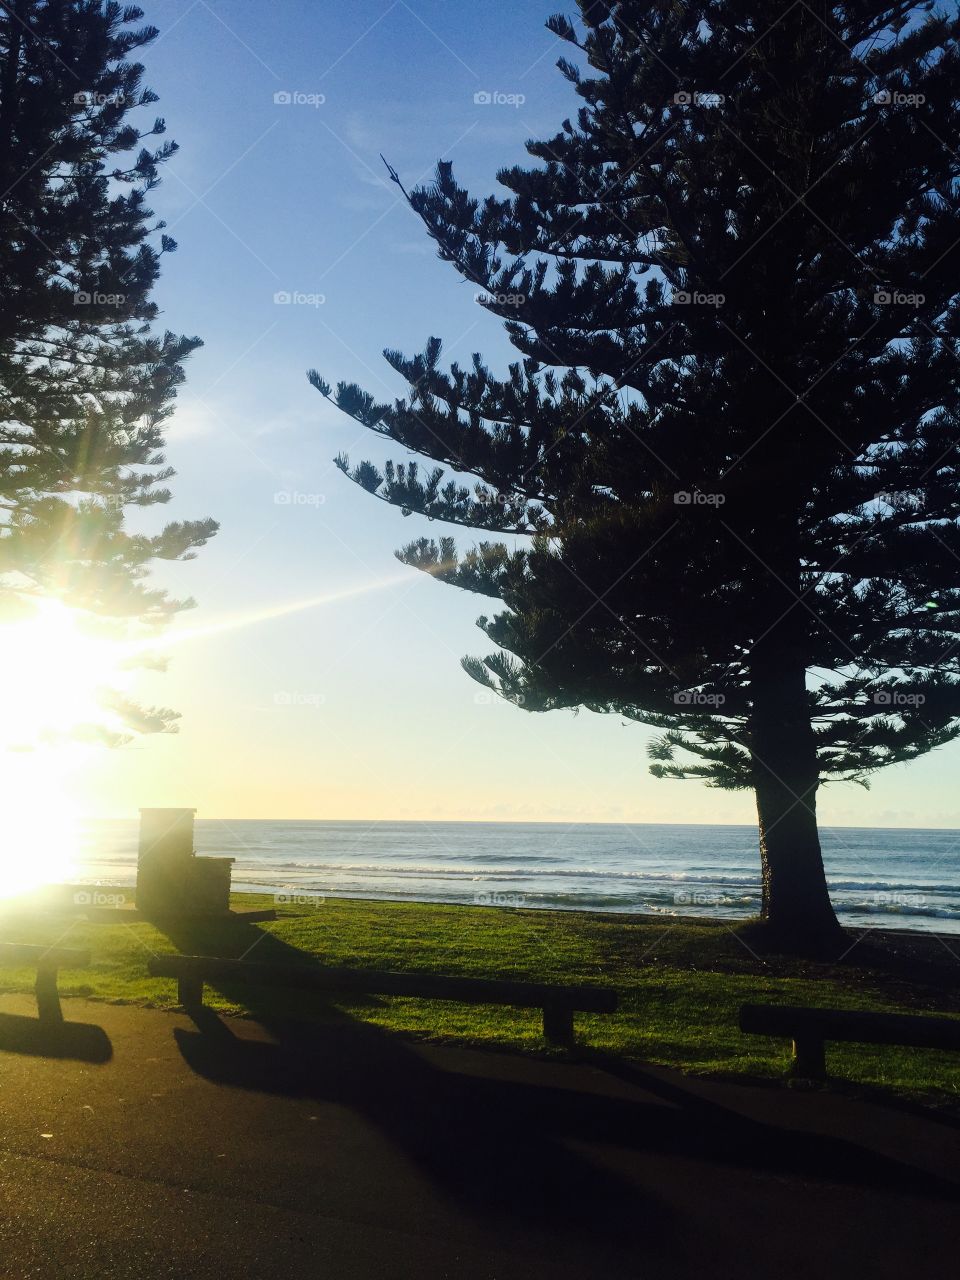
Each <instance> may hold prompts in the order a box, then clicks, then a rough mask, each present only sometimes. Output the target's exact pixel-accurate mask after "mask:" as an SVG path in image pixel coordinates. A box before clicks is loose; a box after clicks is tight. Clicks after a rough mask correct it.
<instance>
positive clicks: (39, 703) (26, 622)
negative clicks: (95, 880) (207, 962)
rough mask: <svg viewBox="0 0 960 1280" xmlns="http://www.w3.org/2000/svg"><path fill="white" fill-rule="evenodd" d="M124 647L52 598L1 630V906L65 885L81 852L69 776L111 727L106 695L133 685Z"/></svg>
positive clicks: (113, 722) (111, 714)
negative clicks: (4, 684)
mask: <svg viewBox="0 0 960 1280" xmlns="http://www.w3.org/2000/svg"><path fill="white" fill-rule="evenodd" d="M129 656H130V646H129V645H126V644H124V643H123V642H121V641H118V640H117V639H116V638H115V637H113V636H107V635H105V634H104V633H103V631H102V629H100V628H98V625H97V624H96V623H95V622H91V621H89V620H87V619H86V618H85V617H84V616H83V615H82V614H80V613H78V612H77V611H76V610H73V609H70V608H68V607H67V606H66V605H64V604H61V603H60V602H59V601H55V600H41V601H38V602H36V604H35V606H34V608H33V610H32V612H31V613H30V615H29V616H28V617H25V618H23V619H21V620H17V621H12V622H7V623H4V625H3V626H2V627H0V662H2V664H3V670H4V671H5V672H6V673H7V676H8V680H7V688H6V690H5V694H4V699H3V715H2V718H0V751H2V756H3V758H2V780H0V801H2V804H3V831H4V840H3V845H2V847H0V898H2V897H9V896H11V895H14V894H17V893H22V892H24V891H25V890H28V889H31V888H34V887H36V886H38V885H41V884H47V883H51V882H54V881H64V880H69V879H71V877H72V874H73V870H74V868H75V866H76V863H77V859H78V857H79V852H80V847H79V846H80V828H79V823H78V818H77V814H76V809H75V806H74V803H73V799H72V797H71V795H70V776H71V774H72V772H73V771H74V770H75V768H76V766H77V765H78V763H79V762H80V760H81V759H82V758H83V757H85V756H86V754H87V752H88V751H89V750H90V747H89V743H88V744H87V745H85V744H84V739H88V740H89V739H91V738H95V737H96V735H97V733H98V731H99V730H100V729H104V728H105V729H107V730H111V729H115V728H116V727H117V717H116V714H115V713H114V712H112V711H111V709H110V707H109V704H108V702H105V695H106V694H107V692H108V691H109V690H111V689H112V690H122V689H124V688H125V687H126V685H127V684H128V682H129V679H130V673H129V672H128V671H127V670H125V663H126V662H127V660H128V658H129Z"/></svg>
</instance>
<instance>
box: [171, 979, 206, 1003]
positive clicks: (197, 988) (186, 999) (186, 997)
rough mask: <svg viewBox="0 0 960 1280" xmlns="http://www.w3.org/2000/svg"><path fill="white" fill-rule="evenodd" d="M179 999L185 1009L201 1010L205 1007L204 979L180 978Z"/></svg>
mask: <svg viewBox="0 0 960 1280" xmlns="http://www.w3.org/2000/svg"><path fill="white" fill-rule="evenodd" d="M177 999H178V1000H179V1001H180V1004H181V1005H182V1006H183V1008H184V1009H201V1008H202V1007H203V979H202V978H178V979H177Z"/></svg>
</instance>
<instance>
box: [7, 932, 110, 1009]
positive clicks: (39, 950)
mask: <svg viewBox="0 0 960 1280" xmlns="http://www.w3.org/2000/svg"><path fill="white" fill-rule="evenodd" d="M89 964H90V952H89V951H79V950H74V949H73V948H70V947H44V946H38V945H36V944H35V943H27V942H0V965H3V966H4V967H5V968H8V969H14V968H16V969H22V968H31V969H32V968H35V969H36V971H37V981H36V984H35V986H34V990H35V991H36V993H37V1013H39V1015H40V1017H41V1018H43V1019H44V1020H45V1021H47V1022H62V1021H63V1010H62V1009H61V1008H60V993H59V991H58V990H57V970H58V969H86V968H87V966H88V965H89Z"/></svg>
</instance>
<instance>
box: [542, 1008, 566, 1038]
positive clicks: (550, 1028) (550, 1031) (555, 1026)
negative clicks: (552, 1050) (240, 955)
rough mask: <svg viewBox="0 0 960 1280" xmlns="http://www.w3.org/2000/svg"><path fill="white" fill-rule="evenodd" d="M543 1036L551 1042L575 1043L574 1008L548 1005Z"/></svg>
mask: <svg viewBox="0 0 960 1280" xmlns="http://www.w3.org/2000/svg"><path fill="white" fill-rule="evenodd" d="M543 1036H544V1039H545V1040H546V1041H547V1042H548V1043H549V1044H557V1045H562V1046H563V1047H564V1048H565V1049H569V1048H570V1047H571V1046H572V1045H573V1010H572V1009H563V1008H558V1007H556V1006H554V1007H552V1008H551V1007H550V1006H547V1007H546V1008H544V1011H543Z"/></svg>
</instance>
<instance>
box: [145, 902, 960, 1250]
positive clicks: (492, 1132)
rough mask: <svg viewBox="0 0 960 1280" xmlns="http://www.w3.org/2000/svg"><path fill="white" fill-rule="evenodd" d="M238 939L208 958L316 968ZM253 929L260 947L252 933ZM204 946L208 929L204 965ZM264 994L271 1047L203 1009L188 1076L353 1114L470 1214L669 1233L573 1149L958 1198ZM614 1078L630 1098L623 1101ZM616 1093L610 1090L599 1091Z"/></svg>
mask: <svg viewBox="0 0 960 1280" xmlns="http://www.w3.org/2000/svg"><path fill="white" fill-rule="evenodd" d="M234 929H235V931H236V933H237V934H241V935H242V936H239V937H238V936H232V937H230V938H229V939H226V940H225V945H226V946H228V947H229V951H228V952H218V954H231V955H232V956H234V957H238V956H239V955H241V954H243V952H244V951H245V950H246V951H247V952H251V951H252V947H253V946H254V945H255V947H256V958H257V959H258V960H263V961H267V960H285V961H287V962H296V963H301V964H309V963H311V962H314V963H321V961H320V960H319V959H318V958H317V957H316V956H311V955H307V954H305V953H303V952H300V951H299V950H297V948H295V947H291V946H289V945H288V944H286V943H284V942H282V941H280V940H278V939H276V938H274V937H272V936H271V935H262V934H261V931H260V930H257V929H255V928H253V927H252V926H249V925H248V926H242V925H234ZM258 934H261V939H262V940H261V941H257V939H256V937H255V936H251V935H258ZM168 936H170V938H171V941H174V942H175V943H176V945H178V946H179V947H180V949H181V950H184V951H187V952H190V953H193V954H196V953H197V950H198V943H199V941H200V940H199V938H198V937H197V935H196V930H195V929H193V928H191V926H190V925H189V924H186V925H184V924H182V923H181V924H178V925H177V927H176V928H175V929H171V931H170V932H169V934H168ZM210 942H211V939H210V936H209V933H207V932H206V931H205V932H204V938H203V943H204V945H205V946H206V947H207V948H208V950H207V953H208V954H210V951H209V946H210ZM223 989H224V990H226V987H224V988H223ZM275 994H276V993H272V992H271V991H269V990H268V989H265V988H259V989H258V988H257V987H255V986H253V985H251V986H249V987H244V988H243V991H242V999H243V1002H244V1003H245V1004H246V1006H247V1007H248V1008H249V1009H250V1011H251V1016H252V1018H253V1019H254V1020H255V1021H256V1022H257V1023H259V1024H260V1025H261V1026H262V1027H263V1028H265V1030H267V1031H268V1032H269V1034H270V1036H271V1037H272V1038H273V1041H274V1043H266V1042H264V1041H257V1040H251V1039H249V1038H246V1037H244V1038H241V1037H238V1036H237V1035H235V1034H234V1032H233V1030H232V1029H231V1027H230V1025H229V1023H230V1021H231V1020H229V1019H222V1018H220V1017H219V1016H218V1015H217V1014H216V1013H215V1012H214V1011H212V1010H209V1009H204V1010H201V1011H198V1013H197V1015H196V1016H195V1017H194V1024H195V1027H196V1030H192V1031H191V1030H186V1029H177V1030H176V1031H175V1032H174V1034H175V1037H176V1040H177V1044H178V1046H179V1048H180V1051H181V1053H182V1055H183V1057H184V1059H185V1061H186V1062H187V1064H188V1065H189V1066H190V1068H191V1069H192V1070H193V1071H195V1072H196V1073H197V1074H198V1075H200V1076H202V1077H204V1078H205V1079H208V1080H211V1081H215V1082H217V1083H221V1084H226V1085H230V1086H233V1087H238V1088H244V1089H253V1090H258V1091H262V1092H266V1093H272V1094H278V1095H286V1096H300V1097H305V1098H311V1099H318V1100H323V1101H326V1102H331V1103H336V1104H339V1105H343V1106H346V1107H349V1108H350V1109H351V1110H353V1111H355V1112H356V1113H357V1114H359V1115H361V1116H363V1117H364V1119H366V1120H368V1121H369V1122H371V1123H373V1124H374V1125H376V1126H377V1128H379V1129H380V1130H381V1132H383V1133H384V1134H385V1135H386V1136H387V1137H388V1138H389V1139H390V1140H391V1141H392V1142H393V1143H395V1144H396V1146H397V1147H398V1148H399V1149H400V1150H401V1151H402V1152H403V1153H404V1154H405V1155H406V1156H407V1157H409V1158H410V1159H412V1160H413V1161H415V1162H416V1164H417V1165H418V1166H420V1168H421V1169H423V1170H424V1171H425V1172H426V1174H427V1175H428V1176H429V1177H430V1178H431V1179H432V1180H433V1181H434V1182H435V1183H436V1184H437V1185H438V1186H439V1187H440V1188H442V1189H443V1191H444V1192H445V1193H446V1194H447V1195H448V1196H451V1197H453V1198H454V1199H455V1200H457V1201H458V1202H460V1203H461V1205H462V1207H463V1209H464V1211H466V1212H468V1213H480V1214H487V1215H491V1214H492V1215H496V1214H498V1213H500V1214H503V1215H505V1216H507V1215H508V1216H510V1217H511V1218H513V1219H516V1217H517V1215H518V1214H522V1216H523V1218H524V1220H525V1221H526V1222H527V1223H533V1222H537V1223H539V1224H541V1225H547V1226H549V1227H551V1228H552V1229H553V1230H554V1231H557V1232H559V1233H561V1234H568V1235H569V1234H571V1233H574V1234H575V1233H578V1232H582V1233H583V1234H586V1235H589V1236H591V1237H595V1236H596V1234H597V1232H598V1230H602V1231H603V1232H604V1233H605V1234H606V1235H607V1237H608V1238H610V1239H613V1240H622V1241H625V1242H627V1243H629V1242H630V1241H635V1240H636V1238H637V1232H638V1231H642V1230H643V1229H644V1227H646V1226H650V1227H651V1228H655V1229H657V1230H659V1231H663V1230H664V1229H665V1228H666V1229H669V1228H670V1227H671V1226H676V1227H679V1224H678V1223H677V1222H675V1221H671V1219H673V1218H675V1217H676V1215H675V1213H674V1212H673V1211H672V1210H670V1209H669V1208H668V1206H667V1205H666V1204H665V1203H664V1201H663V1200H661V1199H660V1198H659V1197H657V1196H656V1195H655V1194H654V1193H651V1192H649V1191H648V1190H644V1191H643V1193H642V1199H640V1197H639V1194H638V1191H637V1188H636V1185H635V1184H634V1183H633V1182H631V1181H629V1180H628V1179H627V1178H626V1177H625V1176H620V1175H619V1174H616V1173H614V1172H613V1171H611V1170H609V1169H607V1168H603V1167H601V1166H600V1165H599V1164H598V1163H596V1162H595V1161H593V1160H591V1158H590V1157H589V1155H587V1154H586V1153H583V1152H582V1151H580V1150H577V1149H576V1146H575V1145H572V1144H584V1143H586V1144H599V1145H601V1146H605V1147H611V1148H615V1149H618V1150H620V1151H623V1150H627V1151H632V1152H637V1153H642V1154H644V1155H651V1154H654V1155H663V1156H668V1157H680V1158H684V1159H692V1160H697V1161H702V1162H707V1163H710V1164H712V1165H716V1166H718V1168H721V1169H722V1168H723V1167H728V1168H739V1169H744V1170H748V1171H752V1172H756V1173H760V1174H763V1175H767V1176H771V1177H783V1176H795V1177H801V1178H811V1179H819V1180H823V1181H824V1182H829V1183H833V1184H837V1183H843V1184H847V1185H851V1186H858V1187H865V1188H872V1189H877V1190H881V1189H882V1190H892V1191H900V1192H908V1193H910V1194H911V1195H913V1196H925V1197H928V1198H931V1199H936V1200H943V1201H952V1202H956V1201H958V1200H960V1185H958V1184H957V1183H956V1182H952V1181H950V1180H948V1179H946V1178H938V1177H936V1176H934V1175H932V1174H928V1173H926V1172H924V1171H922V1170H918V1169H917V1168H915V1167H913V1166H911V1165H909V1164H906V1163H902V1162H899V1161H897V1160H894V1159H891V1158H888V1157H884V1156H882V1155H880V1154H878V1153H876V1152H875V1151H872V1150H869V1149H866V1148H863V1147H860V1146H858V1145H857V1144H856V1143H855V1142H851V1141H848V1140H845V1139H842V1138H837V1137H831V1136H828V1135H822V1134H816V1133H804V1132H800V1131H796V1130H790V1129H785V1128H780V1127H779V1126H777V1125H775V1124H769V1123H765V1122H762V1121H756V1120H752V1119H749V1118H746V1117H744V1116H743V1115H741V1114H740V1113H739V1112H737V1111H735V1110H733V1109H730V1108H727V1107H725V1106H723V1105H722V1104H719V1103H716V1102H713V1101H707V1100H704V1099H702V1098H701V1097H699V1096H697V1095H696V1094H695V1093H693V1092H692V1091H688V1090H687V1089H685V1088H684V1087H683V1086H682V1085H680V1084H670V1083H667V1082H665V1081H663V1080H662V1079H661V1078H660V1077H658V1076H656V1075H654V1074H652V1073H648V1072H645V1071H644V1070H643V1069H642V1068H634V1067H632V1066H630V1065H629V1064H621V1063H620V1062H619V1061H618V1060H612V1059H608V1058H606V1057H602V1058H601V1057H600V1056H599V1055H594V1054H589V1053H585V1054H582V1055H579V1056H580V1057H581V1058H583V1059H584V1060H585V1062H586V1063H587V1064H589V1066H590V1067H591V1068H592V1069H593V1071H594V1072H595V1073H599V1079H598V1084H599V1086H600V1090H601V1091H598V1092H595V1091H593V1090H587V1089H584V1088H583V1087H582V1080H583V1076H582V1075H581V1076H580V1081H581V1083H580V1084H574V1085H572V1086H571V1087H560V1086H558V1085H556V1084H553V1083H533V1082H527V1081H520V1080H516V1079H509V1080H505V1079H499V1078H496V1077H495V1076H494V1075H492V1074H486V1073H484V1071H483V1068H482V1065H481V1066H479V1067H478V1066H477V1057H478V1056H479V1055H477V1057H475V1058H474V1061H473V1062H472V1063H471V1064H470V1068H471V1069H470V1070H466V1069H465V1070H463V1071H460V1070H451V1069H441V1068H440V1067H437V1066H435V1065H434V1064H433V1063H432V1062H431V1061H430V1060H429V1051H428V1052H427V1053H424V1052H422V1051H420V1050H419V1049H418V1048H417V1047H416V1046H415V1045H414V1044H413V1043H411V1042H409V1041H405V1040H404V1039H402V1038H401V1037H399V1036H397V1035H395V1034H392V1033H389V1032H386V1031H384V1030H382V1029H380V1028H378V1027H375V1026H372V1025H370V1024H368V1023H365V1022H362V1021H359V1020H356V1019H354V1018H351V1017H350V1016H349V1015H347V1014H346V1013H344V1012H342V1011H341V1010H339V1009H337V1008H335V1007H334V1006H332V1005H331V1004H330V1003H329V1002H328V1000H327V999H326V998H324V997H322V996H320V995H317V996H316V997H314V996H313V995H311V996H310V997H308V998H309V999H310V1001H311V1004H310V1008H311V1011H312V1010H313V1009H314V1008H316V1009H317V1010H318V1011H320V1010H322V1011H323V1012H324V1015H325V1021H324V1022H323V1023H322V1024H317V1023H313V1024H311V1023H309V1022H307V1021H302V1020H300V1019H299V1018H297V1017H290V1016H285V1015H282V1014H280V1013H279V1012H278V1007H277V1001H276V999H275V998H273V999H272V998H271V996H274V997H275ZM301 998H302V997H301ZM314 999H315V1000H316V1004H315V1005H314V1003H313V1001H314ZM351 1002H353V996H352V995H351ZM525 1069H526V1068H525ZM546 1070H547V1071H548V1072H549V1076H548V1079H553V1078H555V1076H556V1072H557V1068H556V1066H554V1065H551V1066H549V1067H548V1068H546ZM561 1070H562V1068H561ZM580 1070H581V1071H583V1067H581V1068H580ZM617 1082H620V1083H621V1088H619V1089H617V1087H616V1084H617ZM623 1083H625V1084H627V1085H629V1086H632V1087H634V1088H636V1089H638V1090H640V1091H641V1096H639V1097H623V1096H622V1084H623ZM611 1085H612V1086H613V1093H611V1092H604V1091H603V1090H604V1088H606V1089H608V1090H609V1088H610V1086H611ZM618 1095H619V1096H618Z"/></svg>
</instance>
